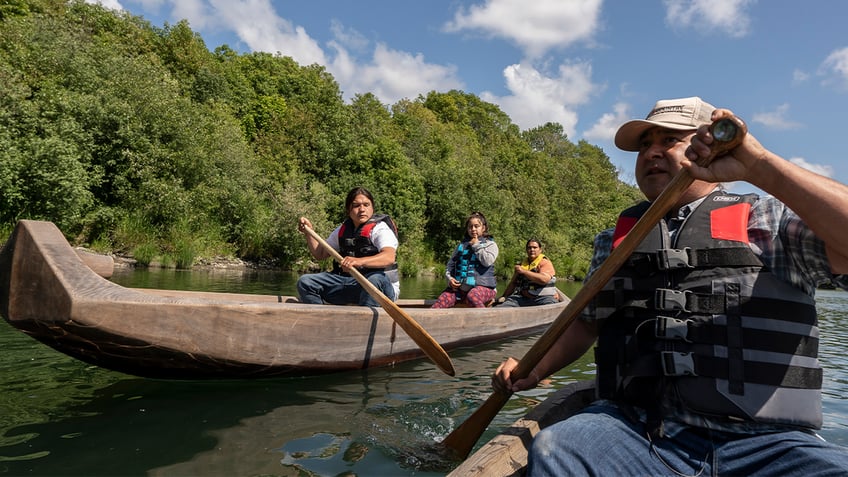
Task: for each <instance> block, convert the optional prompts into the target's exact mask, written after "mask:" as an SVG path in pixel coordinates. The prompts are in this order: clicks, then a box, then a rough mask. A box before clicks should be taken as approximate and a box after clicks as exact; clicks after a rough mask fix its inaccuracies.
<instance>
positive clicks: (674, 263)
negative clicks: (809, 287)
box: [595, 192, 822, 428]
mask: <svg viewBox="0 0 848 477" xmlns="http://www.w3.org/2000/svg"><path fill="white" fill-rule="evenodd" d="M756 200H757V196H756V195H753V194H749V195H735V194H727V193H724V192H714V193H712V194H710V195H709V196H707V197H706V198H705V199H704V201H703V202H702V203H701V204H700V205H699V206H698V207H697V208H696V209H695V210H694V211H692V213H691V214H690V215H689V216H688V217H687V218H686V219H685V220H684V222H683V223H682V224H681V226H680V228H679V229H678V231H677V234H676V236H675V238H674V241H673V242H672V241H671V239H670V237H669V229H668V222H667V221H666V220H661V221H660V223H659V224H658V225H657V226H656V227H654V229H653V230H652V231H651V232H650V234H649V236H648V237H647V238H646V239H645V240H644V241H643V242H642V243H641V244H640V245H639V247H638V248H637V249H636V251H635V252H634V253H633V254H632V255H631V256H630V258H629V259H628V261H627V262H626V263H625V264H624V265H623V266H622V267H621V269H620V270H619V271H618V272H617V273H616V275H615V276H614V278H612V279H611V280H610V281H609V283H607V284H606V286H605V288H604V289H603V291H602V292H600V293H599V294H598V296H597V297H596V299H595V305H596V313H597V316H598V318H600V319H603V321H601V322H600V323H601V325H600V326H601V327H600V329H599V338H598V343H597V348H596V350H595V358H596V361H597V364H598V378H597V380H598V393H599V396H600V397H604V398H611V399H616V400H619V401H623V402H628V403H631V404H634V405H637V406H639V407H642V408H644V409H646V410H648V415H649V420H650V416H651V414H652V408H653V414H654V415H655V416H656V415H658V413H662V412H664V411H661V410H659V409H658V406H659V404H658V403H659V402H660V400H661V399H662V400H663V401H664V402H667V403H679V404H678V405H682V406H683V408H685V409H686V410H688V411H690V412H693V413H695V414H698V415H702V416H705V417H710V418H713V419H718V420H720V421H730V422H733V421H739V420H744V421H753V422H759V423H767V424H779V425H789V426H794V427H802V428H820V427H821V424H822V412H821V384H822V371H821V367H820V366H819V362H818V341H819V329H818V320H817V316H816V309H815V303H814V301H813V298H812V297H810V296H809V295H807V294H806V293H804V292H803V291H801V290H799V289H798V288H796V287H794V286H792V285H790V284H788V283H786V282H785V281H783V280H781V279H779V278H777V277H775V276H774V275H773V274H772V273H771V272H770V271H769V270H768V269H767V268H765V267H764V266H763V264H762V262H761V261H760V260H759V258H758V257H757V256H756V255H755V254H754V253H753V252H752V250H751V248H750V247H749V245H748V227H747V225H748V217H749V213H750V209H751V205H752V204H753V203H754V202H755V201H756ZM648 206H649V204H648V203H642V204H639V205H637V206H634V207H632V208H630V209H628V210H626V211H624V212H623V213H622V214H621V216H620V217H619V220H618V224H617V225H616V229H615V232H614V238H613V240H614V242H615V241H617V240H620V239H621V238H622V237H623V236H624V235H626V233H627V232H628V231H629V230H630V228H632V226H633V225H634V224H635V223H636V221H637V220H638V219H639V217H641V216H642V215H643V214H644V213H645V211H646V210H647V208H648ZM665 412H669V411H668V410H665ZM671 412H673V411H671Z"/></svg>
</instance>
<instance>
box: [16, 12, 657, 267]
mask: <svg viewBox="0 0 848 477" xmlns="http://www.w3.org/2000/svg"><path fill="white" fill-rule="evenodd" d="M0 82H2V84H3V85H4V86H3V88H2V91H0V237H3V236H6V235H8V233H9V232H10V231H11V230H12V228H13V227H14V224H15V223H16V222H17V220H19V219H24V218H30V219H41V220H50V221H53V222H55V223H56V224H57V225H58V226H59V227H60V229H61V230H62V231H63V232H64V233H65V234H66V235H67V236H68V237H69V239H70V240H71V242H72V243H74V244H76V245H84V246H87V247H89V248H91V249H93V250H97V251H101V252H114V253H116V254H125V255H131V256H133V257H135V258H136V259H137V260H138V261H139V263H151V262H154V261H160V262H162V263H173V264H174V266H176V267H178V268H188V267H191V266H192V265H194V264H195V263H196V262H197V261H198V260H199V259H200V258H202V257H216V256H226V257H234V258H238V259H241V260H248V261H254V262H256V261H261V260H270V261H273V262H274V263H277V264H279V266H280V267H282V268H288V269H292V270H299V269H301V268H304V267H306V266H307V265H306V264H308V263H309V256H308V252H307V250H306V247H305V245H304V241H303V238H302V236H301V235H300V234H299V233H298V232H297V230H296V227H295V224H296V220H297V218H298V217H300V216H302V215H304V216H307V217H309V218H310V219H311V220H312V222H313V223H314V224H315V226H316V230H318V231H320V232H321V233H324V234H326V233H328V232H329V231H330V230H331V229H332V227H333V226H334V225H335V224H338V223H339V222H340V221H341V220H342V218H343V217H342V215H341V213H340V212H341V210H342V208H343V204H342V201H343V200H344V196H345V194H346V192H347V191H348V190H349V189H350V188H351V187H354V186H364V187H367V188H369V189H370V190H371V191H372V192H373V193H374V195H375V198H376V202H377V203H376V209H377V211H379V212H383V213H388V214H390V215H391V216H392V217H393V218H394V219H395V220H396V221H397V224H398V227H399V229H400V235H401V236H400V239H401V247H400V249H399V264H400V267H401V272H402V273H403V274H404V275H407V276H414V275H418V274H420V273H421V271H422V270H429V269H437V270H438V268H439V267H443V266H444V265H443V264H444V262H445V260H446V259H447V257H448V256H449V254H450V253H451V252H452V250H453V248H454V247H455V246H456V243H457V241H458V240H459V238H460V237H462V235H463V233H464V230H463V221H464V219H465V217H466V216H467V215H468V214H469V213H470V212H471V211H473V210H479V211H482V212H483V213H484V214H485V215H486V217H487V218H488V219H489V223H490V226H491V231H492V232H493V234H494V236H495V239H496V241H497V242H498V244H499V246H500V248H501V257H500V258H499V259H498V264H497V267H498V272H499V274H500V275H507V276H508V275H509V274H510V273H511V268H512V265H513V264H514V263H516V261H517V260H520V258H521V257H522V256H523V254H524V242H525V241H526V240H527V239H528V238H529V237H531V236H532V237H538V238H540V239H541V240H542V241H543V242H544V243H545V245H546V249H547V254H548V255H549V256H550V257H551V258H552V259H553V261H554V263H555V265H556V267H557V270H558V272H560V274H561V275H562V276H576V277H581V276H582V275H583V274H584V273H585V270H586V268H587V267H588V263H589V258H590V256H591V249H592V239H593V236H594V234H595V233H596V232H597V231H599V230H601V229H603V228H606V227H610V226H612V225H613V223H614V220H615V217H616V214H617V212H618V211H619V210H621V209H622V208H624V207H626V206H627V205H630V204H631V203H633V202H634V201H636V200H638V198H639V197H640V195H639V193H638V191H637V190H636V188H635V187H633V186H632V185H628V184H626V183H623V182H621V181H620V180H619V179H618V171H616V169H615V167H614V166H613V165H612V164H611V162H610V160H609V158H608V157H607V156H606V155H605V154H604V152H603V150H601V149H600V148H599V147H597V146H594V145H592V144H589V143H587V142H585V141H582V140H581V141H579V142H578V143H573V142H571V141H570V140H569V139H568V137H567V136H566V134H565V133H564V132H563V128H562V126H561V125H559V124H556V123H548V124H544V125H541V126H539V127H536V128H533V129H529V130H524V131H522V130H520V129H519V128H518V126H516V125H515V124H513V123H512V121H511V120H510V118H509V117H508V116H507V115H506V114H505V113H503V112H502V111H501V110H500V109H499V108H498V107H497V106H496V105H494V104H491V103H487V102H485V101H482V100H481V99H480V98H478V97H477V96H475V95H473V94H469V93H465V92H462V91H448V92H436V91H431V92H430V93H428V94H426V95H421V96H419V97H417V98H412V99H403V100H401V101H398V102H396V103H395V104H391V105H386V104H382V103H381V102H380V101H379V100H378V99H377V98H376V97H375V96H374V95H373V94H370V93H367V94H360V95H357V96H355V97H354V98H352V99H351V100H350V101H348V102H345V101H344V100H343V97H342V96H343V95H342V91H341V90H340V89H339V86H338V84H337V83H336V81H335V80H334V79H333V77H332V76H331V75H330V74H329V73H327V71H326V70H325V68H324V67H323V66H321V65H317V64H313V65H305V66H304V65H299V64H297V63H296V62H295V61H293V60H292V59H291V58H289V57H284V56H279V55H272V54H268V53H258V52H254V53H238V52H236V51H234V50H232V49H231V48H230V47H228V46H227V45H220V46H217V47H216V48H214V50H212V51H210V49H209V48H208V47H207V46H206V45H205V44H204V42H203V40H202V39H201V38H200V36H199V35H198V34H197V33H195V32H194V31H192V30H191V28H190V26H189V24H188V23H187V22H179V23H177V24H176V25H169V24H165V25H164V26H162V27H158V26H154V25H151V24H150V23H149V22H148V21H146V20H145V19H144V18H141V17H137V16H132V15H129V14H127V13H125V12H114V11H110V10H106V9H104V8H102V7H101V6H99V5H89V4H86V3H83V2H81V1H78V0H74V1H65V0H3V1H0ZM322 265H326V264H322Z"/></svg>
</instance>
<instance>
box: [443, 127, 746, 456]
mask: <svg viewBox="0 0 848 477" xmlns="http://www.w3.org/2000/svg"><path fill="white" fill-rule="evenodd" d="M710 130H711V131H712V132H713V137H714V138H715V139H716V141H715V142H713V145H712V151H711V152H710V155H709V157H706V158H704V159H702V160H701V161H698V164H699V165H701V166H706V165H708V164H709V163H710V162H712V160H713V159H715V158H716V157H719V156H721V155H724V154H726V153H728V152H729V151H730V150H732V149H733V148H735V147H736V146H738V145H739V144H740V143H741V142H742V139H743V138H744V137H745V134H747V132H748V128H747V127H746V126H745V123H744V122H742V120H740V119H739V118H736V117H732V118H723V119H719V120H718V121H716V122H714V123H713V124H712V125H710ZM693 181H694V179H693V178H692V176H691V175H690V174H689V171H688V170H686V169H684V170H681V171H680V172H679V173H678V174H677V175H676V176H675V177H674V178H673V179H672V181H671V182H670V183H669V184H668V186H666V188H665V190H663V192H662V193H661V194H660V196H659V197H657V199H656V200H655V201H654V202H653V203H652V204H651V206H650V207H649V208H648V210H647V211H646V212H645V215H643V216H642V218H640V219H639V221H638V222H636V225H635V226H634V227H633V229H632V230H630V232H628V234H627V236H626V237H625V238H624V239H623V240H622V241H621V243H619V244H618V246H617V247H616V248H614V249H613V250H612V253H611V254H610V256H609V257H608V258H607V259H606V260H605V261H604V263H603V264H602V265H601V266H600V267H598V269H597V270H595V273H594V274H593V275H592V276H591V278H590V279H589V280H588V281H587V282H586V283H584V284H583V287H582V288H581V289H580V291H579V292H578V293H577V294H576V295H575V296H574V297H573V298H572V299H571V302H570V303H569V304H568V306H566V308H565V309H564V310H563V311H562V312H561V313H560V314H559V316H558V317H557V319H556V320H554V322H553V323H552V324H551V326H550V327H549V328H548V329H547V330H546V331H545V333H544V334H543V335H542V336H541V337H540V338H539V341H537V342H536V343H535V344H534V345H533V346H532V347H531V348H530V349H529V350H528V351H527V353H525V354H524V357H523V358H521V361H519V362H518V366H517V367H516V368H515V369H513V370H512V373H511V374H510V376H511V378H512V379H513V380H518V379H523V378H526V377H527V376H528V375H529V374H530V373H531V372H532V371H533V368H535V367H536V365H537V364H538V363H539V361H541V359H542V358H543V357H544V356H545V354H547V352H548V350H550V349H551V347H552V346H553V345H554V344H555V343H556V341H557V339H559V337H560V335H562V334H563V333H564V332H565V330H566V329H568V327H569V326H570V325H571V323H572V322H573V321H574V320H575V319H576V318H577V317H578V316H579V315H580V314H581V313H582V312H583V309H584V308H586V306H588V305H589V304H590V302H591V301H592V299H593V298H594V297H595V295H596V294H597V293H598V292H599V291H601V289H602V288H603V287H604V285H606V283H607V282H608V281H609V280H610V279H611V278H612V277H613V275H615V273H616V272H617V271H618V269H619V268H620V267H621V265H622V264H623V263H624V262H625V261H626V260H627V259H628V258H629V257H630V255H631V254H632V253H633V251H634V250H636V247H637V246H638V245H639V244H640V243H641V242H642V240H644V239H645V237H646V236H647V235H648V233H649V232H650V231H651V230H652V229H653V228H654V226H655V225H656V223H657V222H658V221H659V220H660V219H662V218H663V217H664V216H665V214H667V213H668V211H669V210H670V209H671V207H672V206H674V204H676V203H677V201H678V200H679V199H680V197H681V196H682V195H683V193H684V192H685V191H686V189H688V188H689V186H690V185H691V184H692V182H693ZM511 394H512V393H511V392H501V391H497V390H496V391H495V392H494V393H492V395H491V396H489V398H488V399H487V400H486V402H484V403H483V405H482V406H480V408H479V409H477V411H475V412H474V413H473V414H472V415H471V417H469V418H468V419H466V420H465V422H463V423H462V424H461V425H460V426H459V427H457V428H456V429H454V431H453V432H451V433H450V434H449V435H448V436H447V437H446V438H445V439H444V440H443V441H442V444H443V445H444V447H446V450H447V451H448V453H449V454H451V456H452V457H454V458H456V459H460V460H461V459H465V458H466V457H467V456H468V454H469V453H470V452H471V449H472V448H473V447H474V444H475V443H476V442H477V440H478V439H480V436H481V435H483V432H484V431H485V430H486V428H487V427H488V426H489V423H491V422H492V419H494V417H495V416H496V415H497V414H498V412H500V410H501V408H503V406H504V405H505V404H506V402H507V401H508V400H509V397H510V395H511Z"/></svg>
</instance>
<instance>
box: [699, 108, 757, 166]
mask: <svg viewBox="0 0 848 477" xmlns="http://www.w3.org/2000/svg"><path fill="white" fill-rule="evenodd" d="M710 134H712V136H713V139H714V141H713V143H712V145H711V146H710V148H711V151H710V155H709V156H707V157H705V158H702V159H701V160H699V161H696V162H697V163H698V165H699V166H702V167H706V166H708V165H709V164H710V163H711V162H713V159H715V158H716V157H720V156H723V155H725V154H727V153H728V152H730V151H732V150H733V149H734V148H735V147H736V146H738V145H739V144H741V143H742V140H743V139H745V135H746V134H748V126H746V125H745V122H744V121H742V120H741V119H739V118H738V117H736V116H728V117H724V118H721V119H717V120H715V121H713V123H712V124H710Z"/></svg>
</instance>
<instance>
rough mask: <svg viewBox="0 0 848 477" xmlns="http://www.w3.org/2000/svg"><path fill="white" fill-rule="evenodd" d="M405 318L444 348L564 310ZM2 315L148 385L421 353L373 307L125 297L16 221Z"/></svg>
mask: <svg viewBox="0 0 848 477" xmlns="http://www.w3.org/2000/svg"><path fill="white" fill-rule="evenodd" d="M403 302H407V304H410V305H411V304H416V305H417V306H410V307H404V310H405V311H406V312H407V313H408V314H409V315H410V316H411V317H412V318H413V319H414V320H415V321H417V322H418V323H419V324H420V325H421V326H422V327H423V328H424V329H425V330H427V332H428V333H429V334H430V335H431V336H432V337H433V338H434V339H435V340H436V341H438V342H439V343H440V344H441V345H442V347H443V348H444V349H446V350H450V349H456V348H459V347H467V346H473V345H477V344H481V343H485V342H491V341H496V340H499V339H503V338H506V337H510V336H517V335H521V334H526V333H532V332H535V331H539V330H541V329H543V328H545V327H546V326H547V325H549V324H550V323H551V322H552V321H553V320H555V319H556V317H557V316H558V315H559V313H560V312H561V311H562V310H563V309H564V308H565V306H566V304H567V303H568V300H567V299H566V300H564V301H563V302H561V303H558V304H555V305H546V306H541V307H527V308H500V307H493V308H486V309H473V308H453V309H449V310H434V309H430V308H429V307H428V306H427V305H428V303H426V302H424V301H423V300H404V301H402V302H401V304H403ZM0 313H2V315H3V317H4V318H5V319H6V321H7V322H9V323H10V324H11V325H12V326H14V327H16V328H18V329H20V330H21V331H24V332H25V333H27V334H29V335H31V336H32V337H34V338H36V339H38V340H39V341H41V342H43V343H45V344H47V345H49V346H51V347H53V348H55V349H57V350H59V351H61V352H63V353H66V354H68V355H70V356H73V357H75V358H77V359H80V360H82V361H85V362H87V363H91V364H94V365H97V366H101V367H104V368H108V369H112V370H116V371H120V372H124V373H128V374H133V375H138V376H145V377H155V378H175V379H204V378H257V377H273V376H303V375H311V374H321V373H328V372H337V371H346V370H355V369H365V368H369V367H374V366H388V365H392V364H394V363H398V362H402V361H406V360H411V359H417V358H421V357H423V356H424V355H423V353H422V352H421V351H420V349H419V348H418V346H417V345H416V344H415V343H414V342H413V341H412V340H411V339H410V338H409V337H408V336H407V335H406V334H405V333H404V332H403V330H402V329H399V328H398V327H397V325H396V324H395V323H394V321H393V320H392V318H391V317H390V316H389V315H388V314H387V313H386V312H385V311H383V310H382V309H380V308H371V307H360V306H332V305H306V304H302V303H287V299H286V297H279V296H260V295H242V294H231V293H203V292H178V291H153V290H150V291H145V290H138V289H128V288H124V287H121V286H119V285H117V284H115V283H112V282H110V281H108V280H106V279H105V278H103V277H101V276H99V275H98V274H97V273H95V272H94V271H92V270H91V269H90V268H89V267H87V266H86V265H85V263H84V262H83V260H81V258H80V257H79V256H78V255H77V253H74V251H73V249H72V248H71V247H70V245H69V244H68V243H67V241H66V240H65V238H64V236H63V235H62V233H61V232H60V231H59V230H58V229H57V228H56V227H55V225H53V224H52V223H50V222H38V221H21V222H20V223H19V224H18V226H17V228H16V229H15V231H14V232H13V234H12V236H11V237H10V238H9V240H8V241H7V243H6V245H5V247H4V248H3V250H2V251H0Z"/></svg>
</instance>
